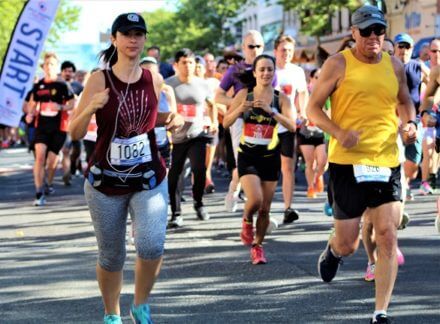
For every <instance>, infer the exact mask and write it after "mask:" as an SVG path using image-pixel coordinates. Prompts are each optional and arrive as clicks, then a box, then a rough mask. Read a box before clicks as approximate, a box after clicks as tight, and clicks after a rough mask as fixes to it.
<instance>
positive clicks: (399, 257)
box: [396, 247, 405, 266]
mask: <svg viewBox="0 0 440 324" xmlns="http://www.w3.org/2000/svg"><path fill="white" fill-rule="evenodd" d="M396 252H397V264H398V265H399V266H401V265H403V264H404V263H405V257H404V256H403V253H402V251H400V249H399V247H397V248H396Z"/></svg>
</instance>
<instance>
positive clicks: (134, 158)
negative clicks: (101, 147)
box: [110, 134, 152, 166]
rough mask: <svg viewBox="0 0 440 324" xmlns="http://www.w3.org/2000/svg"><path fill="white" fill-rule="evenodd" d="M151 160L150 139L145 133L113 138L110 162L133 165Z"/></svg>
mask: <svg viewBox="0 0 440 324" xmlns="http://www.w3.org/2000/svg"><path fill="white" fill-rule="evenodd" d="M151 160H152V159H151V150H150V141H149V140H148V136H147V134H141V135H138V136H135V137H131V138H115V139H113V142H112V144H111V148H110V162H111V164H113V165H124V166H133V165H136V164H141V163H146V162H150V161H151Z"/></svg>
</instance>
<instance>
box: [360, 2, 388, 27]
mask: <svg viewBox="0 0 440 324" xmlns="http://www.w3.org/2000/svg"><path fill="white" fill-rule="evenodd" d="M351 23H352V25H353V26H358V27H359V28H360V29H364V28H367V27H370V26H371V25H375V24H379V25H382V26H384V27H385V28H386V27H387V22H386V20H385V16H384V14H383V12H382V11H381V10H380V9H379V8H377V7H375V6H370V5H364V6H362V7H360V8H359V9H358V10H356V11H355V12H353V14H352V16H351Z"/></svg>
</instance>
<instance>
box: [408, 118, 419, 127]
mask: <svg viewBox="0 0 440 324" xmlns="http://www.w3.org/2000/svg"><path fill="white" fill-rule="evenodd" d="M406 124H413V125H414V126H416V129H418V128H419V127H418V126H417V123H416V122H415V121H414V120H408V121H407V122H406Z"/></svg>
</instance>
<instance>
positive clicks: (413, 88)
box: [405, 60, 422, 113]
mask: <svg viewBox="0 0 440 324" xmlns="http://www.w3.org/2000/svg"><path fill="white" fill-rule="evenodd" d="M405 73H406V83H407V85H408V89H409V94H410V96H411V99H412V101H413V103H414V106H415V107H416V111H417V113H419V107H420V85H421V84H422V66H421V63H420V62H419V61H416V60H410V61H409V62H408V63H406V64H405Z"/></svg>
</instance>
